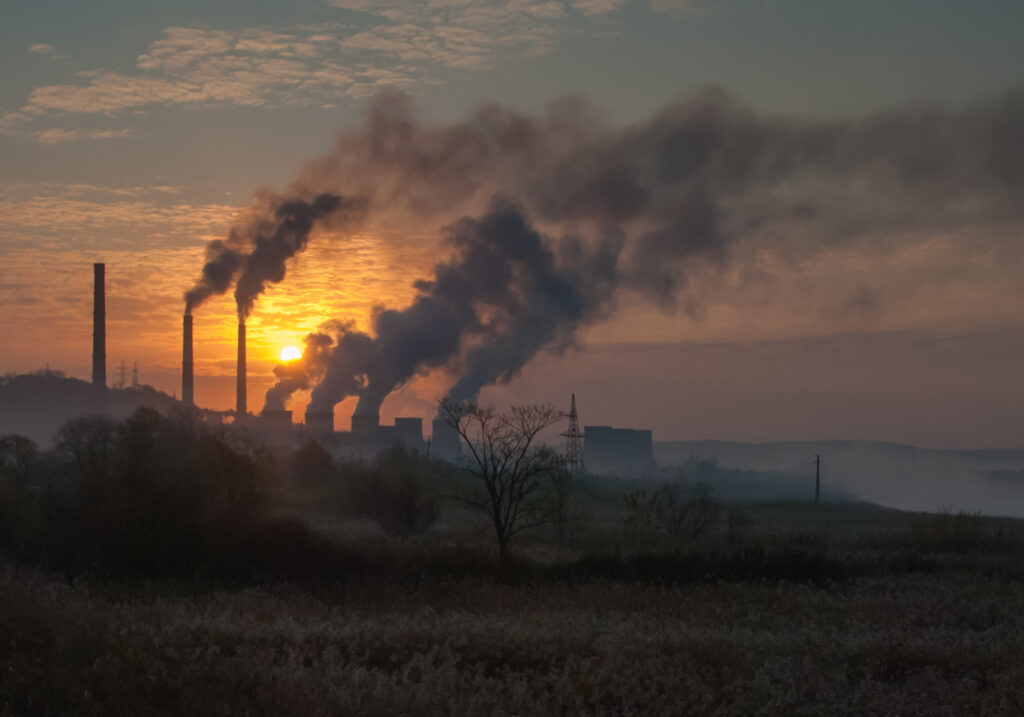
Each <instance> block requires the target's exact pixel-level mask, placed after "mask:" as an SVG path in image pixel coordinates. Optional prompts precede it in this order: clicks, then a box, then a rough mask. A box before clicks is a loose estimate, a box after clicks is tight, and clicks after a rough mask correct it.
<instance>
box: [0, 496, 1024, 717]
mask: <svg viewBox="0 0 1024 717" xmlns="http://www.w3.org/2000/svg"><path fill="white" fill-rule="evenodd" d="M742 509H743V510H744V511H745V513H746V514H747V515H748V516H749V517H750V524H749V526H748V532H749V533H750V534H752V535H748V536H746V537H745V538H743V540H746V541H748V544H747V545H748V547H747V548H744V549H747V550H755V548H751V547H750V546H761V547H759V548H756V550H755V552H756V551H761V552H760V553H759V554H760V555H761V557H760V558H757V559H753V558H749V557H748V558H744V559H743V560H739V559H738V558H735V557H728V556H730V555H734V553H730V552H729V550H728V549H727V547H726V543H725V540H726V537H725V536H724V535H723V536H719V538H720V539H721V541H722V542H721V543H719V544H715V540H717V539H718V538H715V537H714V536H712V537H710V538H708V539H707V541H708V546H709V547H705V548H701V550H700V551H697V552H694V550H693V548H692V546H691V547H687V548H677V549H675V550H674V551H662V552H661V553H659V554H658V555H660V556H661V557H660V558H656V557H651V555H653V554H648V557H647V558H646V561H647V562H644V561H643V560H640V562H639V563H636V562H630V561H631V560H633V557H635V554H634V553H628V552H626V551H623V550H619V551H618V552H616V553H615V555H616V556H617V557H614V558H613V557H605V558H602V559H590V558H587V556H586V555H585V554H584V553H583V552H577V553H573V552H572V551H573V550H587V551H589V550H591V549H592V547H593V546H592V545H585V546H584V547H583V548H573V547H571V546H570V547H569V548H563V547H556V546H552V545H551V544H550V543H549V542H548V541H547V540H546V539H545V538H544V536H543V535H539V536H535V537H534V538H533V539H532V540H530V541H527V542H526V544H524V545H522V546H521V548H520V553H521V555H523V556H524V558H523V559H522V560H520V561H519V562H518V563H516V564H515V565H513V566H509V567H500V566H499V567H493V566H492V565H491V563H490V562H488V560H487V559H486V558H485V557H476V558H474V557H467V556H471V554H470V553H464V552H460V551H464V550H465V549H466V547H465V546H454V545H453V544H452V542H451V541H452V537H451V536H452V535H454V534H456V533H457V531H458V530H459V525H460V521H459V520H458V519H457V518H458V516H454V517H453V516H449V519H448V521H447V522H446V524H445V525H442V526H441V527H440V528H439V529H438V530H437V531H435V533H433V534H432V535H428V536H424V537H421V538H418V539H415V540H410V541H399V542H395V541H389V540H386V539H384V538H382V537H377V536H374V535H373V534H372V530H371V529H370V528H367V526H366V525H365V524H363V525H357V524H353V523H351V522H348V521H339V523H338V524H337V525H336V526H335V528H336V530H335V533H334V535H335V538H336V539H337V540H338V541H347V543H348V545H349V546H350V547H352V548H353V549H354V550H356V551H357V552H358V553H359V554H361V555H362V556H363V559H362V560H361V561H358V562H353V563H352V566H353V567H352V569H350V570H344V569H339V571H338V573H337V574H334V575H325V576H321V577H322V579H317V580H313V581H310V580H308V579H302V580H274V579H268V580H265V581H256V582H249V583H247V584H226V583H220V582H217V581H210V580H207V579H198V578H189V579H174V580H162V581H154V582H138V581H134V582H132V581H128V582H124V581H122V582H117V583H112V582H103V581H99V580H96V579H92V578H89V577H88V576H66V575H60V574H56V573H52V572H47V571H43V570H40V569H35V568H29V567H24V566H19V565H15V564H13V563H12V562H10V561H6V562H4V564H3V565H2V567H0V669H2V673H0V674H2V675H3V677H2V680H0V700H2V702H0V703H2V704H3V712H4V713H5V714H71V713H74V714H125V715H127V714H132V715H138V714H161V713H162V714H303V715H306V714H357V715H358V714H366V715H372V714H409V715H420V714H438V715H442V714H443V715H448V714H464V715H480V714H521V715H527V714H609V715H619V714H645V715H647V714H722V715H726V714H729V715H732V714H735V715H757V714H763V715H779V714H792V715H798V714H807V715H821V714H830V715H844V714H849V715H865V714H871V715H875V714H877V715H890V714H891V715H934V714H986V715H998V714H1007V715H1010V714H1021V713H1022V712H1024V664H1022V663H1021V662H1020V659H1019V656H1020V655H1021V654H1022V652H1024V609H1022V608H1024V570H1022V569H1021V564H1022V563H1021V561H1020V560H1019V559H1018V552H1017V551H1016V550H1015V548H1013V547H1012V545H1009V544H1007V545H1008V546H1009V547H1007V546H1002V547H998V549H997V548H989V549H984V550H972V549H970V546H966V547H961V549H959V550H953V551H950V550H944V549H943V550H921V549H920V548H921V545H920V543H921V541H923V540H925V538H926V536H924V537H923V534H922V530H923V529H922V528H920V527H919V526H920V525H921V523H920V522H915V521H920V520H922V517H921V516H911V515H908V514H904V513H899V512H896V511H887V510H883V509H878V508H874V507H871V506H856V505H850V506H839V507H822V506H818V507H815V506H807V505H800V506H794V505H760V506H757V505H755V506H744V507H743V508H742ZM947 518H949V519H950V520H953V519H954V518H955V517H950V516H947ZM924 520H932V519H931V518H924ZM936 520H937V521H939V522H941V521H942V520H945V518H942V517H941V516H940V517H939V518H936V519H934V520H933V521H932V522H935V521H936ZM968 520H969V522H970V521H973V522H974V523H975V524H984V525H985V526H987V527H990V528H992V529H993V530H996V529H998V530H997V532H999V534H1000V535H1002V534H1003V533H1004V532H1005V530H1006V526H1010V528H1012V529H1017V528H1018V526H1017V522H1016V521H1011V522H1006V521H1002V522H998V521H995V522H992V523H991V525H990V524H989V523H987V522H985V520H984V519H975V518H970V519H968ZM328 523H329V520H328V519H326V518H324V517H323V516H321V523H320V524H321V527H323V526H325V525H327V524H328ZM915 525H916V526H918V527H917V528H914V527H913V526H915ZM346 526H347V527H346ZM603 535H604V537H603V538H602V533H600V531H591V534H590V540H591V541H598V540H606V541H611V540H612V539H613V536H614V535H615V534H614V532H613V531H612V529H611V527H610V526H609V528H608V532H607V533H605V534H603ZM752 536H753V537H752ZM757 536H761V537H757ZM765 536H767V537H765ZM733 537H734V540H737V538H736V537H735V536H733ZM485 538H486V536H481V537H480V539H481V540H483V539H485ZM911 539H916V540H917V541H918V543H916V544H915V543H911V542H906V541H910V540H911ZM765 541H768V542H767V543H766V542H765ZM901 541H902V542H901ZM765 545H767V546H768V547H767V548H765V547H764V546H765ZM979 545H981V544H980V543H979ZM779 546H786V547H785V548H782V547H779ZM621 547H622V546H621V545H620V546H619V548H621ZM737 550H739V549H737ZM560 551H561V552H560ZM765 551H767V552H765ZM780 551H781V552H780ZM368 555H369V556H375V557H376V558H378V559H379V560H380V561H381V562H382V563H387V564H388V565H391V566H392V567H391V568H388V567H387V565H384V566H383V567H381V568H380V569H379V570H367V569H366V567H365V566H366V565H367V562H366V556H368ZM438 555H441V556H442V557H440V558H439V557H437V556H438ZM694 555H699V556H701V557H700V558H699V559H698V558H696V557H693V556H694ZM766 555H767V556H769V557H765V556H766ZM773 555H775V556H782V557H781V558H779V560H775V559H774V558H771V559H769V558H770V556H773ZM425 556H432V557H429V558H428V557H425ZM531 556H532V557H531ZM631 556H633V557H631ZM421 558H422V559H421ZM758 560H759V561H760V562H758ZM773 560H775V561H774V562H773ZM816 560H817V561H821V562H820V564H819V563H818V562H815V561H816ZM474 561H475V562H474ZM588 561H589V562H588ZM616 561H618V562H616ZM659 561H660V562H659ZM729 561H732V562H729ZM737 561H738V562H737ZM744 561H746V562H744ZM786 561H788V563H787V562H786ZM794 562H795V563H798V564H799V565H800V566H801V568H800V569H793V568H792V565H791V564H792V563H794ZM725 563H728V567H727V568H723V567H721V566H722V564H725ZM638 565H639V567H638ZM822 565H824V566H826V568H827V569H824V568H822V567H821V566H822ZM416 566H420V567H419V568H417V567H416ZM460 566H461V567H460ZM750 566H760V567H756V569H752V568H751V567H750ZM808 566H810V567H808ZM814 566H818V567H814ZM757 571H761V573H760V574H759V573H758V572H757ZM780 575H782V576H783V577H779V576H780Z"/></svg>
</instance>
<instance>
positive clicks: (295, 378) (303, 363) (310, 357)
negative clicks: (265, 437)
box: [263, 333, 334, 411]
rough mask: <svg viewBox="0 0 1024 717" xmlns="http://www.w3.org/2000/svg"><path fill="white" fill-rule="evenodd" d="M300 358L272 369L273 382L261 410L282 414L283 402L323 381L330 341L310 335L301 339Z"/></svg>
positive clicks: (318, 334)
mask: <svg viewBox="0 0 1024 717" xmlns="http://www.w3.org/2000/svg"><path fill="white" fill-rule="evenodd" d="M304 345H305V348H304V349H303V351H302V356H301V357H300V358H297V359H295V360H294V361H287V362H285V363H280V364H278V365H277V366H275V367H274V375H275V376H276V377H277V382H276V383H275V384H274V385H273V386H271V387H270V388H268V389H267V394H266V397H265V399H264V403H263V410H265V411H267V410H269V411H283V410H284V404H285V401H287V400H288V398H289V397H291V395H292V394H293V393H295V392H296V391H308V390H309V389H311V388H313V386H315V385H316V384H317V383H319V382H320V379H321V378H323V374H324V371H325V370H326V368H327V359H328V356H329V355H330V350H331V347H332V346H333V345H334V339H333V338H332V337H331V336H328V335H327V334H322V333H311V334H309V335H308V336H306V338H305V339H304Z"/></svg>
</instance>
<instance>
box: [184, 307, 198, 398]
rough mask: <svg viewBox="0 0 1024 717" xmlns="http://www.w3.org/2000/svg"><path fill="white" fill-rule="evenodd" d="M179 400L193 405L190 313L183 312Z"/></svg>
mask: <svg viewBox="0 0 1024 717" xmlns="http://www.w3.org/2000/svg"><path fill="white" fill-rule="evenodd" d="M181 402H182V403H184V404H185V405H186V406H194V405H195V400H194V397H193V384H192V314H185V326H184V331H183V335H182V340H181Z"/></svg>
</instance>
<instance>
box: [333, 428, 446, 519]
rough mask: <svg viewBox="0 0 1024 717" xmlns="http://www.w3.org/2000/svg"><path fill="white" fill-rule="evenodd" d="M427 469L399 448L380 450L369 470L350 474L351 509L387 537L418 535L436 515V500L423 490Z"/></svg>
mask: <svg viewBox="0 0 1024 717" xmlns="http://www.w3.org/2000/svg"><path fill="white" fill-rule="evenodd" d="M427 470H428V468H427V465H426V463H425V462H424V461H423V459H422V458H421V457H420V456H418V455H416V454H415V453H410V452H409V451H408V450H407V449H406V448H404V447H403V446H395V447H393V448H391V449H389V450H387V451H384V452H383V453H381V454H379V455H378V456H377V458H376V460H375V461H374V463H373V466H372V467H369V468H363V469H362V470H356V471H354V472H355V476H354V480H353V481H352V488H351V491H352V492H351V498H352V507H353V508H354V510H355V511H356V513H357V514H359V515H362V516H364V517H367V518H371V519H372V520H374V521H375V522H376V523H377V525H379V526H380V527H381V529H382V530H383V531H384V532H385V533H387V534H388V535H392V536H396V537H405V536H408V535H415V534H417V533H422V532H423V531H425V530H427V529H428V528H430V526H432V525H433V524H434V523H435V522H436V521H437V517H438V514H439V508H438V501H437V498H436V497H435V496H432V495H430V493H429V491H428V490H427V486H426V473H427Z"/></svg>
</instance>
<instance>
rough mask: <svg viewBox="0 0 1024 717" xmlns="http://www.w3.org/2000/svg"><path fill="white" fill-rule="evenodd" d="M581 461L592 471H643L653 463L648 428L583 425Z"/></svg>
mask: <svg viewBox="0 0 1024 717" xmlns="http://www.w3.org/2000/svg"><path fill="white" fill-rule="evenodd" d="M583 461H584V463H586V466H587V470H588V471H591V472H593V473H619V474H623V475H640V474H642V473H646V472H647V471H650V470H652V469H653V468H654V467H655V463H654V444H653V441H652V439H651V431H649V430H637V429H633V428H612V427H611V426H585V427H584V428H583Z"/></svg>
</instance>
